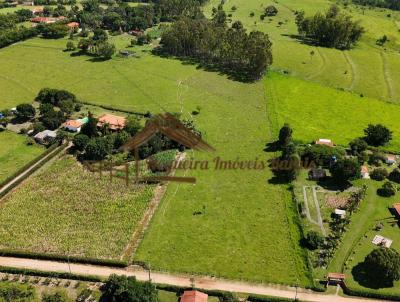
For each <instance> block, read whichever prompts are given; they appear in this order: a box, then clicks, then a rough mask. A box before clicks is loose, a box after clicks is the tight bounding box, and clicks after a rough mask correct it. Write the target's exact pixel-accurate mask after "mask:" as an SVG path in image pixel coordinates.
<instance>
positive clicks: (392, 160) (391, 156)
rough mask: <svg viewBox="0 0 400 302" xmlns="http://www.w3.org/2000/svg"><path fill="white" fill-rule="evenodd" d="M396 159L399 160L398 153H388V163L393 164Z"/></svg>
mask: <svg viewBox="0 0 400 302" xmlns="http://www.w3.org/2000/svg"><path fill="white" fill-rule="evenodd" d="M396 161H397V156H396V155H393V154H388V155H386V163H387V164H388V165H393V164H395V163H396Z"/></svg>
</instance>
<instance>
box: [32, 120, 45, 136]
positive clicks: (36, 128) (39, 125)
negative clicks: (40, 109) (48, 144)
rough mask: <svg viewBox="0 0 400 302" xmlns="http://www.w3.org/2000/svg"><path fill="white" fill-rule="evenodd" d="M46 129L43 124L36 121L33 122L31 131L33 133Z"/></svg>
mask: <svg viewBox="0 0 400 302" xmlns="http://www.w3.org/2000/svg"><path fill="white" fill-rule="evenodd" d="M44 130H46V127H45V126H44V125H43V123H41V122H36V123H34V124H33V132H34V133H39V132H42V131H44Z"/></svg>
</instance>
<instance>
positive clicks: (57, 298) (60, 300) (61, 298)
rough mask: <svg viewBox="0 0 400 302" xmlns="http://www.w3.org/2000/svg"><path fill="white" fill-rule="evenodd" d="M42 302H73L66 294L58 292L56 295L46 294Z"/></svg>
mask: <svg viewBox="0 0 400 302" xmlns="http://www.w3.org/2000/svg"><path fill="white" fill-rule="evenodd" d="M42 302H71V299H69V298H68V296H67V294H66V293H65V292H63V291H57V292H55V293H44V294H43V296H42Z"/></svg>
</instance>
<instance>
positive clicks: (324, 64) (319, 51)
mask: <svg viewBox="0 0 400 302" xmlns="http://www.w3.org/2000/svg"><path fill="white" fill-rule="evenodd" d="M317 53H318V55H319V56H320V57H321V60H322V66H321V67H320V68H319V70H318V71H317V72H316V73H314V74H312V75H310V76H308V77H307V78H306V79H307V80H312V79H314V78H316V77H318V76H319V75H321V74H322V73H323V72H324V71H325V69H326V65H327V59H326V57H325V55H324V54H323V53H322V51H321V50H320V49H319V48H317Z"/></svg>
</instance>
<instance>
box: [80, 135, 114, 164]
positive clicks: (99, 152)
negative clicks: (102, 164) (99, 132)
mask: <svg viewBox="0 0 400 302" xmlns="http://www.w3.org/2000/svg"><path fill="white" fill-rule="evenodd" d="M111 152H112V146H111V145H110V144H109V141H108V140H107V138H106V137H95V138H92V139H90V140H89V142H88V143H87V145H86V147H85V158H86V159H87V160H103V159H105V158H106V157H107V155H109V154H111Z"/></svg>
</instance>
